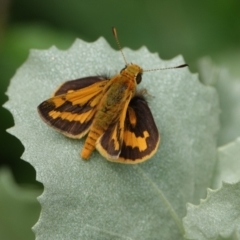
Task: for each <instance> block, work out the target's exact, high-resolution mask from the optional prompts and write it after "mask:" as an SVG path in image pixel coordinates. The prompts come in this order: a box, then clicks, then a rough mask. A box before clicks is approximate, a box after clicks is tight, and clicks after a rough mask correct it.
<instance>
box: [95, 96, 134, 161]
mask: <svg viewBox="0 0 240 240" xmlns="http://www.w3.org/2000/svg"><path fill="white" fill-rule="evenodd" d="M131 96H132V95H129V96H128V98H127V100H126V101H125V103H124V106H123V107H122V109H121V110H120V111H119V114H118V116H119V117H118V118H117V119H115V120H114V121H113V122H112V123H111V124H110V126H108V128H107V129H106V131H105V132H104V134H103V135H102V136H101V137H100V138H99V139H98V141H97V143H96V148H97V149H98V151H99V152H100V153H101V154H102V155H103V156H104V157H105V158H107V159H108V160H110V161H111V160H112V159H117V158H118V157H119V155H120V153H121V149H122V143H123V136H124V121H125V116H126V112H127V108H128V104H129V102H130V99H131Z"/></svg>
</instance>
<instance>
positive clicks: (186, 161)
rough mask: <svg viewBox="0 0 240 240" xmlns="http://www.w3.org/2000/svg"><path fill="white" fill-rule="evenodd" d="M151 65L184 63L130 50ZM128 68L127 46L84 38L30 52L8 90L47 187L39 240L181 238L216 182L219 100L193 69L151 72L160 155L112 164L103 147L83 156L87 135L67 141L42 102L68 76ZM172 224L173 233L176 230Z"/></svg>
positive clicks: (20, 132)
mask: <svg viewBox="0 0 240 240" xmlns="http://www.w3.org/2000/svg"><path fill="white" fill-rule="evenodd" d="M123 51H124V54H125V56H126V58H127V60H128V61H129V62H135V63H137V64H139V65H140V66H142V67H143V68H144V69H154V68H159V67H169V66H176V65H178V64H182V63H183V62H184V61H183V59H182V57H177V58H175V59H173V60H171V61H162V60H160V59H159V57H158V55H157V54H152V53H149V52H148V50H147V49H146V48H145V47H142V48H141V49H139V50H138V51H131V50H129V49H123ZM123 67H124V61H123V59H122V56H121V54H120V53H119V52H116V51H115V50H112V49H111V48H110V47H109V45H108V44H107V43H106V41H105V40H104V39H102V38H101V39H99V40H98V41H96V42H94V43H86V42H83V41H81V40H77V41H76V42H75V43H74V45H73V46H72V47H71V48H70V49H69V50H68V51H60V50H58V49H56V48H55V47H52V48H51V49H49V50H46V51H37V50H34V51H31V54H30V56H29V58H28V60H27V61H26V63H25V64H23V66H22V67H21V68H20V69H19V70H18V71H17V73H16V75H15V76H14V77H13V79H12V81H11V84H10V87H9V89H8V92H7V94H8V96H9V99H10V100H9V102H8V103H7V104H6V105H5V107H7V108H8V109H10V110H11V112H12V114H13V116H14V120H15V126H14V127H13V128H12V129H10V132H11V133H12V134H14V135H15V136H17V137H18V138H19V139H20V140H21V141H22V143H23V145H24V146H25V152H24V154H23V156H22V158H23V159H25V160H26V161H28V162H30V163H31V164H32V165H33V166H34V168H35V169H36V172H37V179H38V180H39V181H40V182H42V183H43V184H44V187H45V190H44V193H43V195H42V196H40V197H39V201H40V203H41V206H42V213H41V216H40V219H39V221H38V223H37V224H36V225H35V227H34V231H35V233H36V236H37V239H38V240H39V239H59V238H62V239H181V238H182V237H183V234H184V230H183V226H182V222H181V218H182V217H183V216H185V214H186V207H185V204H186V202H192V203H197V202H198V201H199V198H201V197H204V196H205V194H206V188H207V187H208V186H209V185H210V184H211V181H212V177H213V169H214V166H215V161H216V133H217V130H218V128H219V127H218V113H219V108H218V100H217V96H216V92H215V90H214V89H213V88H212V87H206V86H204V85H202V84H201V83H200V82H199V81H198V79H197V75H196V74H195V75H193V74H191V73H190V72H189V70H188V69H187V68H185V69H174V70H167V71H153V72H146V73H144V77H143V81H142V83H141V84H140V88H141V87H142V88H143V87H145V88H147V90H148V93H149V94H150V95H151V96H153V97H150V96H149V105H150V108H151V110H152V112H153V115H154V118H155V121H156V124H157V126H158V129H159V131H160V134H161V146H160V148H159V150H158V151H157V153H156V154H155V155H154V157H152V159H150V160H148V161H146V162H144V163H142V164H138V165H135V166H132V165H124V164H116V163H111V162H108V161H106V160H105V159H104V158H103V157H101V156H100V154H99V153H98V152H97V151H95V152H94V153H93V155H92V156H91V159H90V161H88V162H85V161H83V160H82V159H80V157H79V151H80V149H81V148H82V146H83V143H84V140H72V139H68V138H66V137H64V136H62V135H61V134H59V133H57V132H55V131H54V130H53V129H51V128H48V127H47V126H46V125H45V124H44V123H43V122H42V121H41V119H40V118H39V116H38V114H37V110H36V108H37V106H38V105H39V104H40V103H41V102H42V101H43V100H45V99H47V98H49V96H50V95H51V93H52V92H53V91H54V90H55V88H56V87H57V86H58V85H59V84H61V83H62V82H63V81H66V80H69V79H75V78H79V77H84V76H90V75H97V74H102V73H111V74H116V73H117V72H118V71H119V70H120V69H121V68H123ZM169 229H171V231H169Z"/></svg>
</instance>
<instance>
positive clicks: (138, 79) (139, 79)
mask: <svg viewBox="0 0 240 240" xmlns="http://www.w3.org/2000/svg"><path fill="white" fill-rule="evenodd" d="M136 81H137V84H139V83H140V82H141V81H142V73H138V75H137V77H136Z"/></svg>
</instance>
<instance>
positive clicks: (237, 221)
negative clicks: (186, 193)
mask: <svg viewBox="0 0 240 240" xmlns="http://www.w3.org/2000/svg"><path fill="white" fill-rule="evenodd" d="M239 206H240V182H238V183H236V184H229V183H223V186H222V188H221V189H218V190H210V189H209V190H208V196H207V198H206V199H205V200H202V201H201V204H200V205H199V206H194V205H191V204H189V205H188V206H187V211H188V213H187V216H186V217H185V218H184V220H183V222H184V226H185V229H186V237H187V239H198V240H207V239H240V238H239V235H240V234H239V233H240V207H239Z"/></svg>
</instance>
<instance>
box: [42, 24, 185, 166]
mask: <svg viewBox="0 0 240 240" xmlns="http://www.w3.org/2000/svg"><path fill="white" fill-rule="evenodd" d="M113 34H114V36H115V39H116V42H117V44H118V46H119V49H120V51H121V53H122V55H123V52H122V50H121V46H120V44H119V41H118V37H117V31H116V29H115V28H113ZM123 58H124V61H125V63H126V65H125V67H124V68H123V69H122V70H121V71H120V72H119V74H117V75H115V76H113V77H111V78H106V77H105V76H90V77H85V78H79V79H76V80H70V81H67V82H65V83H63V84H62V85H61V86H59V87H58V89H57V90H56V91H55V92H54V93H53V96H52V97H51V98H50V99H48V100H46V101H44V102H42V103H41V104H40V105H39V106H38V112H39V115H40V117H41V118H42V119H43V121H44V122H46V123H47V124H48V125H49V126H51V127H53V128H54V129H56V130H57V131H59V132H61V133H62V134H64V135H65V136H67V137H70V138H75V139H79V138H82V137H83V136H85V135H87V138H86V140H85V144H84V146H83V149H82V152H81V157H82V158H83V159H86V160H87V159H89V157H90V155H91V154H92V152H93V151H94V150H95V148H96V149H97V150H98V151H99V152H100V154H101V155H102V156H103V157H105V158H106V159H107V160H109V161H112V162H118V163H127V164H136V163H140V162H143V161H145V160H147V159H149V158H151V157H152V156H153V155H154V153H156V151H157V149H158V146H159V142H160V135H159V132H158V129H157V126H156V124H155V122H154V119H153V116H152V113H151V110H150V108H149V106H148V103H147V101H146V99H145V97H144V93H145V92H146V91H145V90H142V91H140V92H137V90H136V88H137V85H138V84H139V83H140V82H141V80H142V74H143V72H144V70H143V69H142V68H141V67H140V66H138V65H137V64H132V63H131V64H128V63H127V61H126V59H125V56H124V55H123ZM185 66H187V64H183V65H179V66H176V67H173V68H181V67H185ZM147 71H149V70H147Z"/></svg>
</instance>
